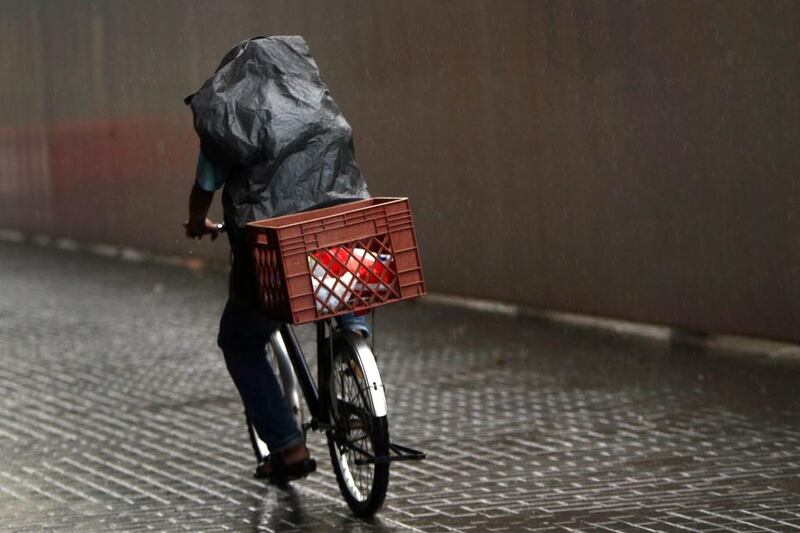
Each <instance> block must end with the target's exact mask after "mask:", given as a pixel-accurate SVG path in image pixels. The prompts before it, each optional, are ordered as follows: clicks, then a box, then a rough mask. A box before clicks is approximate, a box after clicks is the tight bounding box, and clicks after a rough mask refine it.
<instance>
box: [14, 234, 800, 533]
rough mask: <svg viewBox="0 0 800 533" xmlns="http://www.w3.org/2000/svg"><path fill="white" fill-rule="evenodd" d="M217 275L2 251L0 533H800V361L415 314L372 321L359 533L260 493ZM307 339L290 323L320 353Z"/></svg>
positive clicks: (326, 494)
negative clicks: (220, 346) (370, 462)
mask: <svg viewBox="0 0 800 533" xmlns="http://www.w3.org/2000/svg"><path fill="white" fill-rule="evenodd" d="M224 294H225V283H224V277H223V276H222V275H220V274H219V273H214V272H205V273H203V272H191V271H188V270H185V269H182V268H179V267H174V266H167V265H157V264H150V263H136V262H130V261H123V260H121V259H118V258H111V257H101V256H96V255H91V254H85V253H83V252H69V251H62V250H56V249H52V248H43V247H37V246H33V245H29V244H24V243H22V244H15V243H0V529H3V530H8V531H28V530H35V531H41V530H79V531H105V530H129V531H130V530H150V529H155V530H190V531H206V530H208V531H221V530H234V531H251V530H252V531H324V530H339V529H342V530H349V531H401V530H405V529H412V530H413V529H416V530H420V531H468V530H472V531H501V530H509V531H569V530H580V531H586V530H592V531H641V530H644V531H654V530H655V531H730V530H735V531H791V530H800V423H799V422H800V394H798V391H800V366H798V365H796V364H792V363H791V362H781V363H773V364H771V365H770V364H767V363H764V362H757V361H755V360H748V359H742V358H732V357H728V356H726V354H723V353H719V352H703V351H701V350H698V349H696V348H693V347H692V346H691V345H684V344H683V343H681V342H675V343H672V344H670V343H665V342H656V341H648V340H645V339H635V338H626V337H620V336H615V335H612V334H609V333H603V332H597V331H591V330H581V329H573V328H566V327H559V326H554V325H552V324H546V323H542V322H537V321H535V320H533V319H526V318H514V317H508V316H500V315H491V314H486V313H479V312H471V311H465V310H461V309H456V308H452V307H441V306H434V305H424V304H419V303H408V304H398V305H395V306H390V307H387V308H384V309H381V310H380V311H379V313H378V315H377V322H378V323H377V336H376V344H377V346H376V351H377V353H378V355H379V366H380V368H381V373H382V376H383V378H384V382H385V383H386V385H387V394H388V399H389V402H390V403H389V409H390V414H389V416H390V430H391V434H392V437H393V440H395V441H397V442H400V443H401V444H408V445H411V446H415V447H420V448H422V449H424V450H425V451H426V452H427V453H428V459H427V460H426V461H425V462H423V463H415V464H412V463H405V464H396V465H395V466H394V467H393V470H392V477H391V480H390V488H389V490H390V492H389V496H388V499H387V503H386V506H385V508H384V509H383V510H382V512H381V513H380V514H379V516H378V517H377V518H376V519H374V520H373V521H369V522H363V521H359V520H357V519H356V518H354V517H353V516H352V515H351V514H350V513H349V511H348V509H347V507H346V506H345V505H344V503H343V500H342V499H341V497H340V495H339V493H338V488H337V487H336V482H335V479H334V476H333V473H332V470H331V467H330V464H329V462H328V459H327V448H326V446H325V443H324V437H323V436H322V435H320V434H312V435H311V437H310V445H311V447H312V450H313V452H314V453H315V454H316V456H317V457H318V459H319V460H320V465H321V468H320V470H319V472H318V473H316V474H314V475H313V476H312V477H310V478H309V479H307V480H304V481H302V482H298V483H295V484H294V486H293V488H292V489H290V490H281V489H277V488H274V487H271V486H268V485H265V484H263V483H261V482H259V481H256V480H254V479H252V478H251V476H250V474H251V471H252V468H253V459H252V453H251V451H250V448H249V443H248V440H247V434H246V431H245V427H244V424H243V415H242V408H241V406H240V403H239V399H238V396H237V394H236V391H235V389H234V387H233V384H232V383H231V381H230V379H229V378H228V376H227V374H226V371H225V367H224V364H223V361H222V359H221V356H220V354H219V352H218V350H217V348H216V346H215V343H214V339H215V334H216V327H217V320H218V315H219V313H220V311H221V309H222V305H223V303H224ZM312 336H313V330H312V328H309V327H303V328H300V337H301V341H303V343H304V345H305V346H306V347H308V348H310V347H311V346H312V344H313V343H312Z"/></svg>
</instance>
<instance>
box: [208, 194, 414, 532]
mask: <svg viewBox="0 0 800 533" xmlns="http://www.w3.org/2000/svg"><path fill="white" fill-rule="evenodd" d="M410 217H411V215H410V208H409V207H408V200H407V199H406V198H373V199H369V200H362V201H358V202H353V203H349V204H347V205H339V206H332V207H328V208H323V209H317V210H314V211H308V212H304V213H299V214H295V215H287V216H284V217H280V218H275V219H270V220H264V221H259V222H255V223H251V224H249V225H248V227H249V229H250V230H252V231H251V233H250V238H251V246H252V247H253V253H254V257H255V261H256V270H257V272H258V274H257V277H258V279H259V286H260V287H259V290H260V291H261V296H262V297H263V298H264V299H265V300H264V305H265V311H269V313H268V314H271V315H273V317H274V319H276V320H280V321H281V322H282V324H281V326H280V327H279V328H278V330H276V331H275V332H274V333H273V334H272V336H271V338H270V345H271V348H272V349H271V353H272V358H273V361H272V363H273V364H272V366H273V370H274V371H275V373H276V377H277V378H278V381H279V383H280V385H281V387H282V389H283V395H284V397H285V399H286V400H287V403H288V405H289V407H290V409H291V412H292V414H293V415H294V416H295V418H296V420H297V422H298V426H299V427H300V428H301V429H302V431H303V433H304V435H305V434H307V432H308V430H314V431H323V432H325V435H326V437H327V441H328V449H329V453H330V457H331V462H332V464H333V470H334V473H335V474H336V480H337V483H338V485H339V489H340V491H341V493H342V495H343V496H344V499H345V501H346V502H347V504H348V506H349V507H350V509H351V510H352V511H353V512H354V513H355V514H356V515H358V516H361V517H369V516H371V515H373V514H374V513H375V512H376V511H377V510H378V509H380V507H381V506H382V505H383V503H384V501H385V498H386V493H387V490H388V485H389V470H390V465H391V463H393V462H395V461H408V460H421V459H424V458H425V453H424V452H421V451H419V450H415V449H413V448H409V447H407V446H401V445H399V444H396V443H393V442H391V441H390V439H389V424H388V408H387V402H386V396H385V389H384V385H383V382H382V380H381V376H380V372H379V371H378V365H377V363H376V360H375V356H374V354H373V351H372V348H371V347H370V345H368V344H367V342H366V340H365V339H364V338H363V337H362V336H361V335H360V334H358V333H355V332H352V331H349V330H341V329H336V328H334V327H333V325H332V322H331V319H332V318H333V317H334V316H336V315H339V314H342V313H343V312H346V310H352V311H359V310H360V311H365V310H367V309H371V310H372V312H373V313H374V307H375V306H377V305H385V304H387V303H392V302H395V301H399V300H401V299H407V298H413V297H417V296H421V295H422V294H424V283H423V281H422V276H421V268H420V266H419V257H418V255H417V251H416V244H415V237H414V235H413V223H412V222H411V218H410ZM218 229H219V230H220V231H224V227H222V226H221V227H219V228H218ZM379 229H380V231H379ZM412 245H413V246H412ZM384 257H385V258H386V259H383V258H384ZM384 261H386V262H385V263H384ZM288 279H291V280H293V281H292V283H288V282H287V280H288ZM345 280H348V281H345ZM309 291H311V292H309ZM348 298H351V299H352V303H350V304H346V303H345V301H346V300H347V299H348ZM310 301H314V302H315V304H313V305H310V304H309V302H310ZM309 305H310V307H309ZM338 307H343V308H347V309H346V310H345V309H338ZM373 317H374V315H373ZM310 322H314V323H315V325H316V349H317V372H318V376H317V381H316V382H315V381H314V378H313V376H312V373H311V370H310V369H309V366H308V363H307V361H306V358H305V355H304V354H303V351H302V348H301V346H300V344H299V342H298V340H297V337H296V335H295V333H294V330H293V329H292V326H291V325H290V323H294V324H301V323H310ZM372 338H373V346H374V332H373V337H372ZM304 403H305V407H307V410H306V409H304V405H303V404H304ZM306 415H308V416H310V418H308V416H306ZM247 427H248V433H249V435H250V441H251V444H252V447H253V452H254V454H255V457H256V461H257V462H258V463H261V462H263V461H264V460H266V459H267V458H268V456H269V449H268V447H267V445H266V443H264V442H263V441H261V440H260V439H259V437H258V435H257V433H256V431H255V428H254V427H253V425H252V424H251V423H250V421H249V420H248V421H247Z"/></svg>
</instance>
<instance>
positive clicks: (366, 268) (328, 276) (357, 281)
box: [308, 247, 394, 311]
mask: <svg viewBox="0 0 800 533" xmlns="http://www.w3.org/2000/svg"><path fill="white" fill-rule="evenodd" d="M391 261H392V256H391V255H388V254H375V253H372V252H370V251H368V250H365V249H364V248H342V247H334V248H329V249H327V250H321V251H318V252H314V253H312V254H309V256H308V268H309V271H310V272H311V285H312V287H313V288H314V294H316V304H317V309H318V310H319V311H325V308H328V309H330V310H331V311H335V310H336V309H338V308H339V307H340V306H341V305H342V304H343V303H348V302H349V301H350V300H351V299H352V298H353V293H354V292H363V291H367V288H369V289H371V290H373V291H375V292H380V291H387V290H389V284H391V283H392V282H393V281H394V273H393V272H392V271H391V270H390V269H389V268H388V266H389V264H390V263H391ZM320 284H322V285H323V287H322V288H320ZM331 292H333V294H331Z"/></svg>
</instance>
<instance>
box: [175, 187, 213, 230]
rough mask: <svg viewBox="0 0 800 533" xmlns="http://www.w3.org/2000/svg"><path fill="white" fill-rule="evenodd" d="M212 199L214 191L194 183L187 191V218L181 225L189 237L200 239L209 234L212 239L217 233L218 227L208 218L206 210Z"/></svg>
mask: <svg viewBox="0 0 800 533" xmlns="http://www.w3.org/2000/svg"><path fill="white" fill-rule="evenodd" d="M213 200H214V193H213V192H209V191H206V190H203V189H202V188H200V186H199V185H198V184H197V183H195V184H194V185H193V186H192V192H190V193H189V220H187V221H186V223H185V224H184V225H183V226H184V227H185V228H186V236H187V237H188V238H190V239H194V238H197V239H202V238H203V235H205V234H209V235H211V240H214V239H216V238H217V236H218V235H219V228H218V227H217V225H216V224H215V223H214V222H213V221H212V220H211V219H209V218H208V210H209V208H210V207H211V202H212V201H213Z"/></svg>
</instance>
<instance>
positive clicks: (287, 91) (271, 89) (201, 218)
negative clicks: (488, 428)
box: [185, 37, 370, 482]
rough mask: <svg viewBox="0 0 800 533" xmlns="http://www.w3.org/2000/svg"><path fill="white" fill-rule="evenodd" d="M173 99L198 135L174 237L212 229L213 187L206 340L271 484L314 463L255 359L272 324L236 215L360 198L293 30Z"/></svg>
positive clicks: (255, 43) (364, 329) (328, 102)
mask: <svg viewBox="0 0 800 533" xmlns="http://www.w3.org/2000/svg"><path fill="white" fill-rule="evenodd" d="M185 101H186V103H187V104H188V105H190V106H191V107H192V112H193V115H194V125H195V129H196V131H197V133H198V136H199V137H200V141H201V142H200V154H199V156H198V161H197V170H196V176H195V181H194V184H193V186H192V189H191V192H190V194H189V219H188V221H187V222H186V223H185V229H186V236H187V237H189V238H202V236H203V235H210V236H211V238H212V239H216V237H217V236H218V233H219V227H218V226H217V224H215V223H214V222H213V221H212V220H210V219H209V218H208V216H207V215H208V211H209V208H210V206H211V204H212V202H213V199H214V193H215V191H217V190H219V189H220V188H222V204H223V214H224V221H225V227H226V232H227V235H228V240H229V242H230V248H231V270H230V276H229V289H228V292H229V294H228V301H227V303H226V305H225V309H224V311H223V313H222V317H221V319H220V327H219V335H218V337H217V343H218V345H219V347H220V349H221V350H222V353H223V355H224V358H225V363H226V365H227V368H228V371H229V373H230V375H231V377H232V379H233V382H234V383H235V385H236V388H237V389H238V391H239V394H240V396H241V398H242V402H243V403H244V406H245V412H246V415H247V417H248V419H249V420H250V421H251V423H252V424H253V426H254V428H255V430H256V432H257V433H258V435H259V437H260V438H261V440H263V441H264V442H266V443H267V446H268V447H269V449H270V456H269V458H268V459H267V460H266V461H265V462H263V463H262V464H260V465H259V466H258V468H257V470H256V475H257V476H258V477H266V478H269V479H270V480H272V481H275V482H283V481H286V480H289V479H296V478H299V477H304V476H305V475H308V474H309V473H311V472H312V471H313V470H315V468H316V463H315V461H314V460H313V459H311V458H310V454H309V451H308V448H307V447H306V445H305V439H304V437H303V434H302V431H301V428H298V427H297V424H296V422H295V420H294V418H293V417H292V415H291V413H290V411H289V407H288V406H287V404H286V401H285V400H284V398H283V396H282V394H281V389H280V385H279V384H278V381H277V378H276V376H275V373H274V371H273V369H272V367H271V366H270V364H269V362H268V361H267V358H266V344H267V342H268V340H269V337H270V335H271V334H272V332H273V331H275V330H276V329H277V328H278V327H279V323H278V322H275V321H274V320H271V319H269V318H268V317H267V316H265V315H264V314H263V312H262V311H261V309H260V307H259V295H258V289H257V281H256V274H255V267H254V262H253V258H252V256H251V254H250V252H249V250H248V248H247V243H246V237H245V225H246V224H247V223H248V222H252V221H254V220H259V219H263V218H271V217H275V216H280V215H285V214H289V213H293V212H298V211H304V210H308V209H313V208H317V207H322V206H326V205H333V204H336V203H340V202H347V201H355V200H360V199H364V198H369V197H370V195H369V192H368V191H367V186H366V182H365V180H364V177H363V175H362V173H361V171H360V169H359V167H358V165H357V164H356V162H355V156H354V149H353V138H352V129H351V128H350V126H349V124H348V123H347V121H346V120H345V119H344V117H343V116H342V115H341V112H340V111H339V108H338V107H337V106H336V104H335V102H334V101H333V99H332V98H331V96H330V93H329V92H328V89H327V87H326V86H325V84H324V83H323V82H322V80H321V79H320V76H319V71H318V68H317V65H316V63H315V61H314V59H313V58H312V57H311V54H310V51H309V49H308V46H307V45H306V43H305V41H304V40H303V39H302V37H257V38H252V39H247V40H245V41H243V42H241V43H239V44H237V45H236V46H234V47H233V49H231V51H230V52H228V54H226V56H225V57H224V58H223V60H222V62H221V63H220V65H219V67H217V69H216V71H215V73H214V75H213V76H212V77H211V78H210V79H209V80H208V81H206V83H205V84H204V85H203V86H202V87H201V89H200V90H198V91H197V92H196V93H194V94H192V95H191V96H189V97H187V98H186V100H185ZM337 321H338V327H340V328H348V329H352V330H354V331H357V332H359V333H361V334H362V335H364V336H365V337H366V336H369V334H370V330H369V327H368V326H367V324H366V322H365V321H364V320H363V319H362V318H360V317H356V316H354V315H345V316H344V317H338V318H337Z"/></svg>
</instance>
